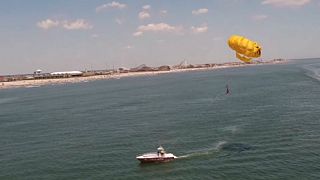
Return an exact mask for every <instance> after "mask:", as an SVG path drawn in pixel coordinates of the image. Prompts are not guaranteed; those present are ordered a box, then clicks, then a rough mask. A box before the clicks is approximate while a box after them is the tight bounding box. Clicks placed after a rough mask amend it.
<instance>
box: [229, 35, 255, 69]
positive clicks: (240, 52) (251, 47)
mask: <svg viewBox="0 0 320 180" xmlns="http://www.w3.org/2000/svg"><path fill="white" fill-rule="evenodd" d="M228 44H229V47H230V48H231V49H233V50H234V51H236V57H237V58H238V59H240V60H241V61H243V62H245V63H250V62H251V60H252V58H257V57H260V56H261V46H260V45H259V44H258V43H257V42H254V41H251V40H249V39H247V38H245V37H242V36H238V35H232V36H231V37H230V38H229V40H228Z"/></svg>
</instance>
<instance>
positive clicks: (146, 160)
mask: <svg viewBox="0 0 320 180" xmlns="http://www.w3.org/2000/svg"><path fill="white" fill-rule="evenodd" d="M137 159H138V160H139V161H140V163H163V162H170V161H173V160H174V159H175V158H174V157H165V158H161V157H157V158H137Z"/></svg>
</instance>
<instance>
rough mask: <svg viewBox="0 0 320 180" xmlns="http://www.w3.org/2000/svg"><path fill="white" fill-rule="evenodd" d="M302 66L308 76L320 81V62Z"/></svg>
mask: <svg viewBox="0 0 320 180" xmlns="http://www.w3.org/2000/svg"><path fill="white" fill-rule="evenodd" d="M302 67H303V69H305V70H306V71H307V72H306V75H307V76H309V77H311V78H313V79H316V80H318V81H320V63H315V64H308V65H304V66H302Z"/></svg>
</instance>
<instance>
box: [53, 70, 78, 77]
mask: <svg viewBox="0 0 320 180" xmlns="http://www.w3.org/2000/svg"><path fill="white" fill-rule="evenodd" d="M50 75H51V76H53V77H74V76H82V75H83V72H81V71H62V72H52V73H50Z"/></svg>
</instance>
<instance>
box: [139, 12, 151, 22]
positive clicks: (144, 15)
mask: <svg viewBox="0 0 320 180" xmlns="http://www.w3.org/2000/svg"><path fill="white" fill-rule="evenodd" d="M150 17H151V15H150V14H149V12H146V11H141V12H139V19H142V20H143V19H149V18H150Z"/></svg>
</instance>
